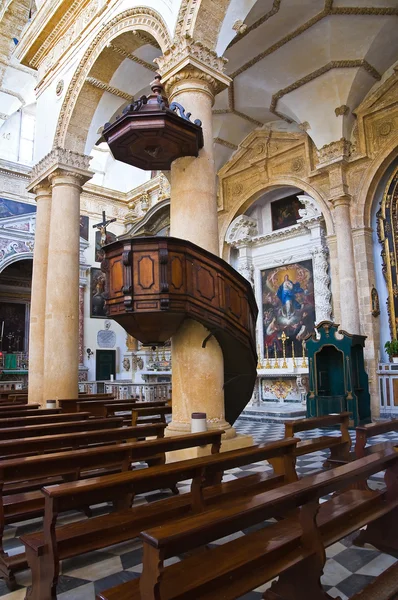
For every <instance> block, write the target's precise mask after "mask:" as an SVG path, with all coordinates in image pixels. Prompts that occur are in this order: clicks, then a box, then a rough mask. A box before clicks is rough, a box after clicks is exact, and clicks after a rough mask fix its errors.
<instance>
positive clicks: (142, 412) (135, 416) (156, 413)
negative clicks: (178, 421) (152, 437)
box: [131, 406, 171, 425]
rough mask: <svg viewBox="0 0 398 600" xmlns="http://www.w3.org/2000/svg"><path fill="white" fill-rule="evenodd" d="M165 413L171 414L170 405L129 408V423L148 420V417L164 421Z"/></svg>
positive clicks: (135, 423)
mask: <svg viewBox="0 0 398 600" xmlns="http://www.w3.org/2000/svg"><path fill="white" fill-rule="evenodd" d="M166 415H171V406H158V407H155V406H154V407H152V408H136V407H135V406H133V407H132V408H131V424H132V425H137V424H138V423H144V422H148V421H149V418H150V417H153V418H154V420H155V421H160V422H161V423H166Z"/></svg>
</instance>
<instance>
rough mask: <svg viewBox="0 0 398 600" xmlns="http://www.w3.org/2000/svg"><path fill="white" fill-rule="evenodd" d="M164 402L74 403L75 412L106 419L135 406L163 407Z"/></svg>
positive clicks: (101, 401) (100, 401) (105, 401)
mask: <svg viewBox="0 0 398 600" xmlns="http://www.w3.org/2000/svg"><path fill="white" fill-rule="evenodd" d="M165 405H166V402H163V401H162V400H161V401H157V402H138V401H136V400H112V402H110V401H109V399H105V400H104V399H101V400H79V401H78V402H77V403H76V407H77V411H78V412H80V411H90V412H91V414H92V415H94V416H96V417H107V416H113V414H114V413H115V412H117V411H120V412H121V411H126V412H127V411H131V408H132V407H133V406H134V407H135V406H137V407H138V408H140V407H142V408H144V407H146V408H152V407H154V406H159V407H162V406H165Z"/></svg>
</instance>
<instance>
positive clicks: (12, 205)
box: [0, 198, 36, 219]
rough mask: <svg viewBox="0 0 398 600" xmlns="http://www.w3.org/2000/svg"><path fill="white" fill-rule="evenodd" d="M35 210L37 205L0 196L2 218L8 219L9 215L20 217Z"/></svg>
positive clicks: (0, 215)
mask: <svg viewBox="0 0 398 600" xmlns="http://www.w3.org/2000/svg"><path fill="white" fill-rule="evenodd" d="M35 212H36V206H34V205H32V204H26V203H25V202H15V201H14V200H7V199H6V198H0V219H7V218H8V217H20V216H21V215H28V214H31V213H35Z"/></svg>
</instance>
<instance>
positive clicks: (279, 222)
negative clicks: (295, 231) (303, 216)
mask: <svg viewBox="0 0 398 600" xmlns="http://www.w3.org/2000/svg"><path fill="white" fill-rule="evenodd" d="M299 208H304V206H303V205H302V204H301V202H300V201H299V199H298V198H297V197H296V196H289V197H288V198H282V200H275V202H271V216H272V230H273V231H275V230H276V229H283V228H284V227H291V226H292V225H296V223H297V219H299V218H300V214H299Z"/></svg>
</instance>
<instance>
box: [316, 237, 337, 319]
mask: <svg viewBox="0 0 398 600" xmlns="http://www.w3.org/2000/svg"><path fill="white" fill-rule="evenodd" d="M312 265H313V269H314V297H315V315H316V322H317V323H320V322H321V321H331V320H332V305H331V298H332V292H331V291H330V277H329V264H328V259H327V250H326V248H324V247H322V246H318V247H316V248H314V249H313V250H312Z"/></svg>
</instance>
